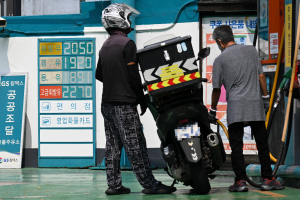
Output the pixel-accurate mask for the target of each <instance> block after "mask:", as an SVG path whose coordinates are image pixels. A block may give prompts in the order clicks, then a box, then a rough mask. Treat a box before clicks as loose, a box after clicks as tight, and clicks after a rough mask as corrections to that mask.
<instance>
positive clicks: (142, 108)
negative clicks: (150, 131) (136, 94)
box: [140, 103, 148, 116]
mask: <svg viewBox="0 0 300 200" xmlns="http://www.w3.org/2000/svg"><path fill="white" fill-rule="evenodd" d="M140 106H141V116H143V115H144V114H145V112H146V111H147V108H148V106H147V103H141V104H140Z"/></svg>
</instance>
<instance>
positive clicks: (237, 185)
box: [229, 180, 248, 192]
mask: <svg viewBox="0 0 300 200" xmlns="http://www.w3.org/2000/svg"><path fill="white" fill-rule="evenodd" d="M229 192H248V187H247V185H246V181H244V180H240V181H235V182H234V183H233V185H231V186H230V187H229Z"/></svg>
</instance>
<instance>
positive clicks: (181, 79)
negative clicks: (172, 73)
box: [148, 72, 200, 92]
mask: <svg viewBox="0 0 300 200" xmlns="http://www.w3.org/2000/svg"><path fill="white" fill-rule="evenodd" d="M197 78H200V73H199V72H195V73H192V74H188V75H183V76H180V77H177V78H173V79H170V80H166V81H162V82H159V83H154V84H151V85H148V91H149V92H151V91H154V90H159V89H161V88H166V87H169V86H172V85H176V84H179V83H184V82H187V81H191V80H194V79H197Z"/></svg>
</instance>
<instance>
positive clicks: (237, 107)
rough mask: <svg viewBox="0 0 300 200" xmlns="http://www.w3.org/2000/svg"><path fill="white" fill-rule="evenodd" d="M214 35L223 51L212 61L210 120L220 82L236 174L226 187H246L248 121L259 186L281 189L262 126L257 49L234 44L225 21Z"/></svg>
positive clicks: (265, 103) (264, 107) (264, 106)
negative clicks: (259, 166)
mask: <svg viewBox="0 0 300 200" xmlns="http://www.w3.org/2000/svg"><path fill="white" fill-rule="evenodd" d="M213 39H214V40H215V41H216V42H217V45H218V47H219V49H220V50H221V51H222V53H221V55H219V56H218V57H217V58H216V59H215V61H214V64H213V73H212V81H213V92H212V104H211V108H210V112H209V118H210V120H211V122H212V123H215V121H216V111H217V104H218V101H219V97H220V93H221V87H222V84H223V85H224V87H225V89H226V99H227V124H228V131H229V139H230V141H229V143H230V147H231V150H232V153H231V160H232V168H233V170H234V172H235V175H236V178H235V182H234V184H233V185H232V186H230V187H229V191H230V192H246V191H248V188H247V185H246V181H245V179H246V170H245V163H244V156H243V136H244V124H245V123H247V124H249V125H250V127H251V129H252V133H253V134H254V137H255V141H256V145H257V149H258V156H259V160H260V163H261V175H262V178H263V183H262V186H261V190H280V189H284V187H283V186H282V185H281V184H280V183H279V182H278V181H276V179H274V177H273V176H272V169H271V163H270V158H269V145H268V137H267V132H266V127H265V114H266V113H267V112H268V110H269V100H268V99H269V96H268V94H267V85H266V78H265V75H264V74H263V70H262V67H261V64H260V60H259V58H258V53H257V51H256V49H255V48H254V47H253V46H243V45H238V44H236V43H235V42H234V36H233V33H232V29H231V27H230V26H227V25H221V26H218V27H217V28H216V29H215V30H214V32H213ZM261 91H262V94H261Z"/></svg>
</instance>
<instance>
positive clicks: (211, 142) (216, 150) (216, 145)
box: [207, 133, 226, 170]
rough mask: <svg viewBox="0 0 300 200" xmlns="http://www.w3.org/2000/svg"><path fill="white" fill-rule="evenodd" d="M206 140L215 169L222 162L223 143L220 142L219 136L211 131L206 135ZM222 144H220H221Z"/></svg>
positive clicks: (218, 167)
mask: <svg viewBox="0 0 300 200" xmlns="http://www.w3.org/2000/svg"><path fill="white" fill-rule="evenodd" d="M207 142H208V146H209V149H210V153H211V157H212V164H213V167H214V168H215V169H216V170H217V169H220V167H221V165H222V164H223V163H224V160H225V159H226V158H224V155H223V153H222V151H223V150H222V148H224V147H223V143H222V142H220V138H219V137H218V136H217V134H215V133H211V134H209V135H208V136H207ZM221 145H222V146H221Z"/></svg>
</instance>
